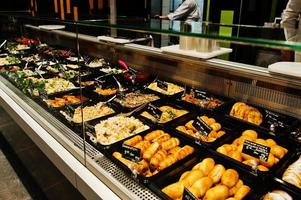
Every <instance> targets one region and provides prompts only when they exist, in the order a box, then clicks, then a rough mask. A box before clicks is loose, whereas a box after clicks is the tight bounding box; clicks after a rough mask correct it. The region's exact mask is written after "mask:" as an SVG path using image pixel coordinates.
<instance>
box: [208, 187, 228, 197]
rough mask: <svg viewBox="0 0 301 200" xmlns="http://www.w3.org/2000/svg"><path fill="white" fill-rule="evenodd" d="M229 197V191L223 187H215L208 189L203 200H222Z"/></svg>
mask: <svg viewBox="0 0 301 200" xmlns="http://www.w3.org/2000/svg"><path fill="white" fill-rule="evenodd" d="M228 196H229V189H228V188H227V186H224V185H217V186H215V187H213V188H210V189H209V190H208V191H207V192H206V194H205V197H204V200H224V199H226V198H228Z"/></svg>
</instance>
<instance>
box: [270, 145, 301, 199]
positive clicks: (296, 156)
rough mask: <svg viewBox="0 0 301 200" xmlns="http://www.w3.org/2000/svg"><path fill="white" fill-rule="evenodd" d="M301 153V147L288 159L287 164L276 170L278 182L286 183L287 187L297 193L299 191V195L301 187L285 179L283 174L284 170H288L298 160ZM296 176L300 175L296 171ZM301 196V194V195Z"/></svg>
mask: <svg viewBox="0 0 301 200" xmlns="http://www.w3.org/2000/svg"><path fill="white" fill-rule="evenodd" d="M300 155H301V151H300V149H297V150H296V152H295V154H294V155H293V156H291V158H290V159H288V160H287V162H286V163H285V164H283V165H282V166H281V167H280V168H279V169H278V170H277V172H276V174H275V180H276V181H277V183H279V184H280V185H284V186H285V187H286V188H289V189H290V190H291V191H294V192H295V193H298V194H299V195H301V188H299V187H297V186H295V185H294V184H292V183H289V182H287V181H285V180H283V179H282V178H283V174H284V172H285V171H286V170H287V168H288V167H289V166H290V165H291V164H293V163H294V162H296V161H297V160H298V159H299V158H300ZM294 175H295V176H297V177H298V175H299V174H298V173H294ZM300 197H301V196H300Z"/></svg>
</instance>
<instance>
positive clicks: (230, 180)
mask: <svg viewBox="0 0 301 200" xmlns="http://www.w3.org/2000/svg"><path fill="white" fill-rule="evenodd" d="M238 179H239V174H238V173H237V171H236V170H234V169H227V170H226V171H225V173H224V174H223V176H222V180H221V182H222V184H224V185H225V186H227V187H229V188H231V187H233V186H234V185H235V184H236V183H237V181H238Z"/></svg>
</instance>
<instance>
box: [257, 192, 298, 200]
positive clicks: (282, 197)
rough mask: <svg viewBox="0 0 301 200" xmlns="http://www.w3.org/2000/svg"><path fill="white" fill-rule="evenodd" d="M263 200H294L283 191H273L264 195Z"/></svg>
mask: <svg viewBox="0 0 301 200" xmlns="http://www.w3.org/2000/svg"><path fill="white" fill-rule="evenodd" d="M262 200H293V198H292V197H291V196H290V195H289V194H288V193H287V192H285V191H283V190H273V191H272V192H269V193H267V194H266V195H264V196H263V198H262Z"/></svg>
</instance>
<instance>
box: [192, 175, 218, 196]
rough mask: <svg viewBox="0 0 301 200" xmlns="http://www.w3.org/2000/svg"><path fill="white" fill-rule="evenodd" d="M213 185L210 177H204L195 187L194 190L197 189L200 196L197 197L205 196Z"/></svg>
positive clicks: (193, 186)
mask: <svg viewBox="0 0 301 200" xmlns="http://www.w3.org/2000/svg"><path fill="white" fill-rule="evenodd" d="M212 185H213V181H212V179H211V178H209V177H208V176H205V177H202V178H201V179H199V180H197V181H196V182H195V183H194V184H193V185H192V188H196V189H197V190H198V195H197V196H196V197H198V198H201V197H202V196H204V195H205V193H206V192H207V190H209V189H210V188H211V186H212Z"/></svg>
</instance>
